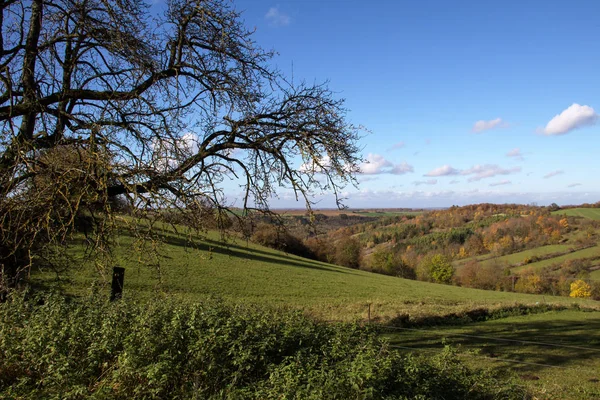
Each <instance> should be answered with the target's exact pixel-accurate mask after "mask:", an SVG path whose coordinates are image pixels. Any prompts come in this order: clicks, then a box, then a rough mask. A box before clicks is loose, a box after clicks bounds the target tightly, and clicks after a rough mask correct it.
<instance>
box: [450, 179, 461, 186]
mask: <svg viewBox="0 0 600 400" xmlns="http://www.w3.org/2000/svg"><path fill="white" fill-rule="evenodd" d="M449 183H450V184H451V185H456V184H457V183H460V181H457V180H456V179H452V180H451V181H450V182H449Z"/></svg>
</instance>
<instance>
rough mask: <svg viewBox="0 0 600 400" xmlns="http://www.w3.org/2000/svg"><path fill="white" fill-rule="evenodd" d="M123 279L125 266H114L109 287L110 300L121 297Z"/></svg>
mask: <svg viewBox="0 0 600 400" xmlns="http://www.w3.org/2000/svg"><path fill="white" fill-rule="evenodd" d="M124 280H125V268H121V267H114V268H113V278H112V286H111V288H110V301H115V300H118V299H120V298H121V297H123V281H124Z"/></svg>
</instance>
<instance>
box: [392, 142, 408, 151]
mask: <svg viewBox="0 0 600 400" xmlns="http://www.w3.org/2000/svg"><path fill="white" fill-rule="evenodd" d="M404 146H406V143H404V142H398V143H396V144H394V145H393V146H392V147H390V148H389V149H388V151H391V150H398V149H401V148H403V147H404Z"/></svg>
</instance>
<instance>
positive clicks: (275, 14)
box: [265, 6, 291, 26]
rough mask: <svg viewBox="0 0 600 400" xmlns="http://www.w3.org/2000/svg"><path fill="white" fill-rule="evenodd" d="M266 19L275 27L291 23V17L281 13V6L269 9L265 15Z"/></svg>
mask: <svg viewBox="0 0 600 400" xmlns="http://www.w3.org/2000/svg"><path fill="white" fill-rule="evenodd" d="M265 19H266V20H267V21H269V24H271V25H273V26H286V25H289V24H290V22H291V19H290V17H289V15H287V14H284V13H282V12H281V11H279V6H277V7H271V8H269V11H267V13H266V14H265Z"/></svg>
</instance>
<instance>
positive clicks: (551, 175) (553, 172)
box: [544, 169, 565, 179]
mask: <svg viewBox="0 0 600 400" xmlns="http://www.w3.org/2000/svg"><path fill="white" fill-rule="evenodd" d="M564 173H565V171H563V170H562V169H557V170H556V171H552V172H548V173H547V174H546V175H544V179H548V178H552V177H553V176H556V175H561V174H564Z"/></svg>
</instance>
